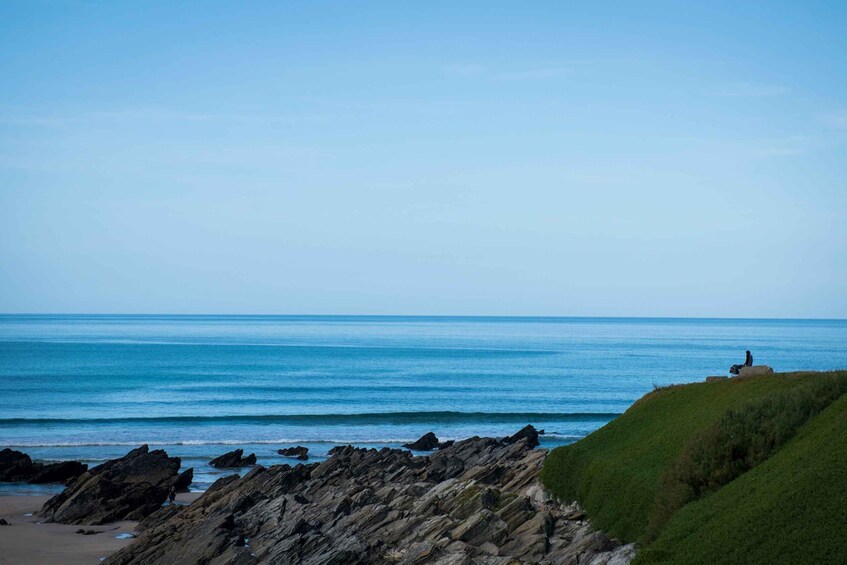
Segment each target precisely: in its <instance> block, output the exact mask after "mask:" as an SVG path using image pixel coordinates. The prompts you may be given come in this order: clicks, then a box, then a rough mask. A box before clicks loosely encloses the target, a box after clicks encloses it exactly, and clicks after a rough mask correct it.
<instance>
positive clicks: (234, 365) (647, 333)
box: [0, 315, 847, 494]
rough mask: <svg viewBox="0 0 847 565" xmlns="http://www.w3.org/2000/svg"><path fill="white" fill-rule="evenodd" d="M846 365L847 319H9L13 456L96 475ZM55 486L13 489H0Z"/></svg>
mask: <svg viewBox="0 0 847 565" xmlns="http://www.w3.org/2000/svg"><path fill="white" fill-rule="evenodd" d="M746 349H750V350H752V352H753V355H754V358H755V362H756V363H757V364H767V365H771V366H772V367H774V369H776V370H777V371H795V370H803V369H815V370H827V369H836V368H845V367H847V321H844V320H740V319H737V320H736V319H732V320H728V319H658V318H657V319H647V318H529V317H527V318H511V317H510V318H493V317H478V318H477V317H390V316H146V315H145V316H107V315H103V316H87V315H86V316H82V315H61V316H59V315H55V316H54V315H50V316H48V315H2V316H0V399H2V400H0V447H11V448H13V449H18V450H21V451H25V452H26V453H28V454H30V455H31V456H32V457H33V458H34V459H38V460H43V461H57V460H65V459H75V460H81V461H85V462H88V463H89V464H97V463H99V462H102V461H104V460H106V459H109V458H114V457H119V456H121V455H123V454H124V453H126V452H127V451H128V450H130V449H131V448H133V447H135V446H138V445H140V444H142V443H148V444H150V446H151V448H163V449H166V450H167V452H168V453H169V454H170V455H176V456H179V457H182V458H183V466H184V467H194V468H195V483H194V485H192V489H194V490H202V489H205V488H206V487H208V485H209V484H211V483H212V482H213V481H214V480H215V479H216V478H218V477H220V476H221V475H222V474H230V473H231V471H226V472H225V471H219V470H216V469H213V468H211V467H209V466H208V461H209V459H211V458H212V457H215V456H217V455H220V454H222V453H224V452H226V451H229V450H231V449H234V448H236V447H241V448H244V449H245V452H246V453H250V452H255V453H256V455H257V456H258V459H259V462H260V463H262V464H264V465H272V464H277V463H283V462H288V463H293V462H292V461H291V460H287V459H285V458H283V457H281V456H279V455H277V454H276V451H277V449H279V448H281V447H288V446H292V445H304V446H306V447H308V448H309V450H310V455H312V460H320V459H322V458H325V457H326V454H327V452H328V451H329V450H330V449H331V448H332V447H334V446H336V445H341V444H348V443H352V444H354V445H359V446H366V447H382V446H391V447H398V446H400V445H401V444H402V443H406V442H409V441H413V440H415V439H417V438H418V437H419V436H421V435H423V434H424V433H425V432H428V431H433V432H435V433H436V435H437V436H438V437H439V438H440V439H442V440H447V439H460V438H465V437H470V436H473V435H480V436H495V437H500V436H505V435H508V434H511V433H514V432H515V431H517V430H518V429H520V428H521V427H523V426H524V425H526V424H533V425H534V426H536V427H537V428H539V429H543V430H544V432H545V433H544V435H543V436H542V446H543V447H548V448H549V447H555V446H558V445H563V444H566V443H570V442H573V441H576V440H578V439H579V438H581V437H583V436H585V435H586V434H588V433H590V432H592V431H593V430H595V429H597V428H599V427H600V426H602V425H604V424H605V423H607V422H608V421H610V420H611V419H613V418H614V417H615V416H617V415H618V414H620V413H622V412H623V411H625V410H626V409H627V408H628V407H629V406H630V405H631V404H632V403H633V402H634V401H635V400H637V399H638V398H639V397H640V396H642V395H643V394H645V393H646V392H649V391H650V390H652V389H653V388H654V387H656V386H663V385H668V384H672V383H686V382H693V381H700V380H703V379H704V378H705V377H706V376H707V375H726V374H727V370H728V368H729V366H730V365H732V364H733V363H741V362H743V361H744V351H745V350H746ZM60 488H61V487H58V486H55V485H48V486H37V487H36V486H27V485H12V484H0V494H21V493H45V492H54V491H57V490H60Z"/></svg>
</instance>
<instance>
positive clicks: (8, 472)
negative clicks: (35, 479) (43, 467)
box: [0, 448, 38, 483]
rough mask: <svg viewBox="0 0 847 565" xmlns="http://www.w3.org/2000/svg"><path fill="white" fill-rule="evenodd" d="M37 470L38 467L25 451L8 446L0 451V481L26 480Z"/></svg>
mask: <svg viewBox="0 0 847 565" xmlns="http://www.w3.org/2000/svg"><path fill="white" fill-rule="evenodd" d="M37 472H38V467H37V466H36V465H35V464H34V463H33V462H32V459H30V457H29V455H27V454H26V453H21V452H20V451H15V450H14V449H8V448H6V449H4V450H2V451H0V481H5V482H10V483H15V482H19V481H28V480H29V479H30V478H31V477H32V476H33V475H35V473H37Z"/></svg>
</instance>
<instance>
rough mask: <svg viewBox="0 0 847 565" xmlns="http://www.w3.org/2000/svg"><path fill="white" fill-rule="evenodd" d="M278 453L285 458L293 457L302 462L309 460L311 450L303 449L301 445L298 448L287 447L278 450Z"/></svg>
mask: <svg viewBox="0 0 847 565" xmlns="http://www.w3.org/2000/svg"><path fill="white" fill-rule="evenodd" d="M277 453H279V454H280V455H282V456H283V457H293V458H294V459H299V460H300V461H305V460H307V459H308V458H309V448H308V447H302V446H300V445H298V446H297V447H286V448H284V449H278V450H277Z"/></svg>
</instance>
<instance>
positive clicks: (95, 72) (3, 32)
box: [0, 1, 847, 318]
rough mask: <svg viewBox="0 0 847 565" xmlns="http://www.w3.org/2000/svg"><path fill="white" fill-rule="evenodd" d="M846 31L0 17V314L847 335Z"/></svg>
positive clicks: (748, 13)
mask: <svg viewBox="0 0 847 565" xmlns="http://www.w3.org/2000/svg"><path fill="white" fill-rule="evenodd" d="M741 4H744V5H741ZM845 29H847V3H845V2H767V3H753V2H749V3H739V2H579V3H576V2H532V3H527V2H509V3H507V2H490V1H488V2H462V3H455V2H419V3H407V2H250V3H238V2H235V3H232V2H204V3H194V2H191V3H174V2H102V3H101V2H94V1H78V2H77V1H61V2H60V1H56V2H48V1H20V2H18V1H0V312H92V313H94V312H102V313H118V312H126V313H135V312H138V313H295V314H296V313H315V314H333V313H339V314H351V313H353V314H354V313H362V314H479V315H486V314H491V315H597V316H716V317H721V316H733V317H748V316H750V317H835V318H847V292H845V288H847V284H846V283H845V281H847V33H845Z"/></svg>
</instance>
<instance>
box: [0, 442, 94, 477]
mask: <svg viewBox="0 0 847 565" xmlns="http://www.w3.org/2000/svg"><path fill="white" fill-rule="evenodd" d="M87 469H88V465H85V464H84V463H80V462H79V461H63V462H61V463H50V464H47V465H45V464H44V463H34V462H33V461H32V459H31V458H30V456H29V455H27V454H26V453H21V452H20V451H15V450H14V449H8V448H7V449H3V450H2V451H0V481H6V482H27V483H31V484H42V483H67V482H68V481H71V480H72V479H75V478H76V477H78V476H80V475H81V474H83V473H84V472H85V471H86V470H87Z"/></svg>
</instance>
